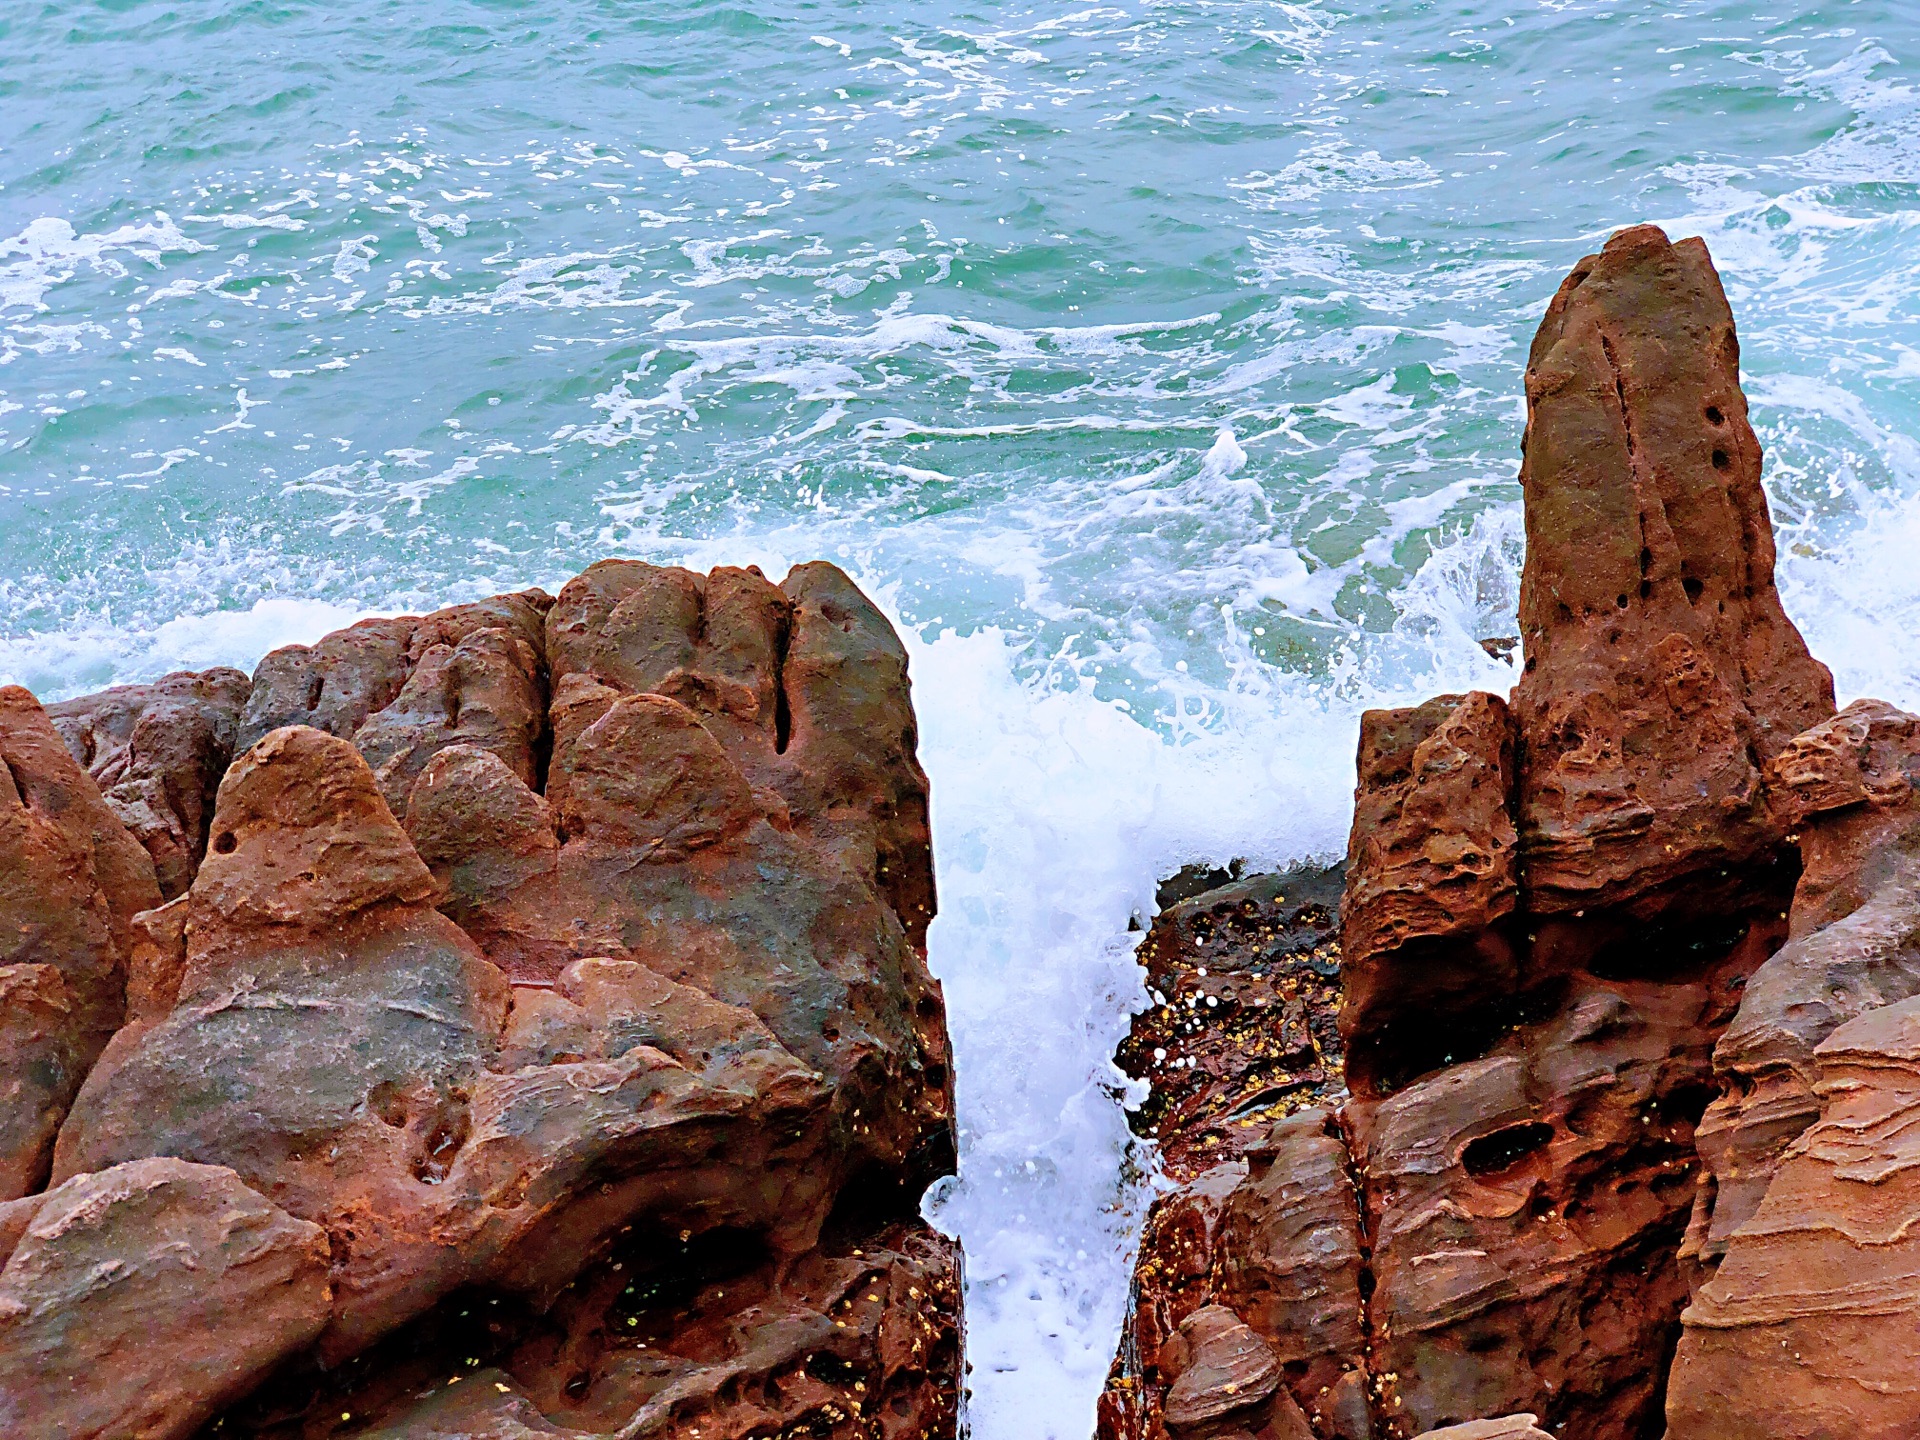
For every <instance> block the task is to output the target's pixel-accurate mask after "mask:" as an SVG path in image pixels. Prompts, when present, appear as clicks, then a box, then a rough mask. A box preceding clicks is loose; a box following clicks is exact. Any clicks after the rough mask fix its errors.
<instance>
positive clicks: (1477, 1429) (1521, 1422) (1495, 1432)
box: [1417, 1415, 1553, 1440]
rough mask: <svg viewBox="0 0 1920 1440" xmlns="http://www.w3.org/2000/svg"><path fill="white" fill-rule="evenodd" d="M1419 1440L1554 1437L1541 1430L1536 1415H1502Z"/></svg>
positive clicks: (1429, 1433)
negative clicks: (1495, 1418)
mask: <svg viewBox="0 0 1920 1440" xmlns="http://www.w3.org/2000/svg"><path fill="white" fill-rule="evenodd" d="M1417 1440H1553V1437H1552V1436H1551V1435H1549V1434H1547V1432H1546V1431H1544V1430H1542V1429H1541V1428H1540V1425H1539V1417H1538V1416H1536V1415H1502V1416H1501V1417H1500V1418H1498V1419H1497V1420H1469V1421H1468V1422H1467V1423H1466V1424H1464V1425H1449V1426H1447V1427H1446V1428H1445V1429H1442V1430H1429V1431H1427V1433H1426V1434H1424V1435H1421V1436H1418V1437H1417Z"/></svg>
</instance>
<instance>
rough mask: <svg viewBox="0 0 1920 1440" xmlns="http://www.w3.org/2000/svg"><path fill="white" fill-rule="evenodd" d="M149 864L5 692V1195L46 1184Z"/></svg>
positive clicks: (141, 904) (106, 1017) (107, 1015)
mask: <svg viewBox="0 0 1920 1440" xmlns="http://www.w3.org/2000/svg"><path fill="white" fill-rule="evenodd" d="M159 901H160V892H159V888H158V886H157V885H156V884H155V882H154V878H153V861H152V860H151V859H150V858H149V857H148V855H147V852H146V851H145V850H144V849H142V848H141V846H140V844H139V842H137V841H136V840H135V839H134V838H133V837H132V836H131V835H130V834H128V833H127V829H126V827H125V826H124V825H123V824H121V822H120V820H119V819H118V818H117V817H116V816H115V815H114V813H113V812H112V811H111V810H110V809H108V808H107V806H106V804H105V802H104V801H102V799H101V798H100V792H99V789H98V788H97V787H96V786H95V784H94V782H93V780H92V779H91V778H90V777H89V776H88V775H87V773H86V772H85V771H84V770H82V769H80V767H79V765H78V764H76V763H75V761H74V759H73V757H72V755H70V754H69V753H68V751H67V748H66V746H65V744H64V743H63V742H62V740H61V738H60V736H59V734H58V733H57V732H56V731H55V730H54V728H53V725H52V724H51V722H50V721H49V720H48V719H47V717H46V715H45V713H44V712H43V711H42V710H41V709H40V707H39V705H38V704H36V703H35V702H34V699H33V697H32V696H31V695H29V694H28V693H27V692H26V691H25V690H22V689H19V688H18V687H17V686H7V687H5V688H0V999H3V1000H4V1004H3V1005H0V1096H3V1097H4V1098H5V1102H6V1108H5V1111H4V1113H0V1199H9V1200H10V1199H13V1198H15V1197H17V1196H21V1195H25V1194H28V1193H30V1192H31V1191H33V1190H36V1189H38V1188H39V1187H40V1185H41V1184H42V1183H43V1182H44V1181H45V1179H46V1175H47V1166H48V1160H49V1156H50V1154H51V1149H52V1142H53V1136H54V1131H55V1129H56V1128H57V1127H58V1126H59V1124H60V1122H61V1119H62V1117H64V1115H65V1114H66V1110H67V1105H68V1103H69V1102H70V1101H71V1100H72V1098H73V1095H74V1092H75V1091H76V1090H77V1089H78V1088H79V1085H80V1081H81V1079H82V1078H83V1077H84V1076H85V1075H86V1073H87V1070H88V1068H89V1067H90V1066H91V1065H92V1064H93V1061H94V1058H95V1057H96V1056H97V1055H98V1054H99V1053H100V1050H101V1047H102V1046H104V1045H105V1044H106V1043H107V1040H108V1038H109V1037H110V1036H111V1035H112V1033H113V1029H114V1027H115V1026H117V1025H118V1024H119V1023H120V1020H121V1017H122V1014H123V1011H124V1008H125V1003H126V964H127V956H128V952H129V950H130V949H131V946H132V940H133V917H134V914H135V913H136V912H138V911H140V910H144V909H146V908H148V907H150V906H153V905H157V904H158V903H159Z"/></svg>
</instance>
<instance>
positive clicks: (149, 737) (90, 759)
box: [47, 669, 253, 900]
mask: <svg viewBox="0 0 1920 1440" xmlns="http://www.w3.org/2000/svg"><path fill="white" fill-rule="evenodd" d="M252 689H253V684H252V682H251V681H250V680H248V679H247V677H246V676H245V675H243V674H241V673H240V672H239V671H238V670H227V669H219V670H208V671H205V672H204V673H200V674H195V673H193V672H190V671H187V672H182V673H179V674H175V675H168V676H166V677H165V678H164V679H160V680H156V681H154V682H153V683H152V684H151V685H121V686H117V687H115V688H114V689H112V690H106V691H102V692H101V693H100V694H98V695H89V696H86V697H85V698H83V699H79V700H65V701H62V702H60V703H59V704H57V705H49V706H48V707H47V715H48V718H50V719H51V720H52V721H53V726H54V729H56V730H58V731H59V732H60V735H61V738H62V739H64V740H65V741H66V742H67V749H68V750H69V751H71V752H72V754H73V758H74V759H75V760H76V761H78V762H79V763H80V764H81V765H82V766H83V767H84V768H85V769H86V771H87V773H88V774H90V775H91V776H93V779H94V783H95V784H97V785H98V786H99V787H100V791H101V795H102V797H103V798H104V799H105V800H106V802H107V808H108V809H109V810H111V811H113V813H114V814H115V815H117V816H119V817H120V820H121V823H123V824H124V825H125V826H126V827H127V829H128V831H129V832H131V833H132V835H133V837H134V839H136V840H138V841H139V842H140V843H141V845H142V846H144V847H145V849H146V851H147V854H148V855H150V856H152V857H153V868H154V875H155V878H156V879H157V880H158V881H159V884H160V894H161V896H162V898H163V899H167V900H171V899H173V898H175V897H176V896H178V895H181V894H184V893H185V892H186V888H187V886H188V885H190V884H192V883H193V874H194V871H195V870H197V869H199V867H200V861H201V859H202V858H203V857H204V856H205V855H206V853H207V825H208V823H209V822H210V821H211V820H212V818H213V797H214V791H215V790H216V789H218V788H219V785H220V777H221V776H222V775H224V774H225V773H226V769H227V766H228V764H229V763H231V762H232V760H233V752H234V741H235V738H236V736H237V735H238V732H239V728H240V712H241V710H242V709H243V708H244V707H245V705H246V703H247V696H248V695H249V694H250V693H251V692H252Z"/></svg>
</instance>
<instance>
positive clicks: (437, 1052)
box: [55, 728, 821, 1354]
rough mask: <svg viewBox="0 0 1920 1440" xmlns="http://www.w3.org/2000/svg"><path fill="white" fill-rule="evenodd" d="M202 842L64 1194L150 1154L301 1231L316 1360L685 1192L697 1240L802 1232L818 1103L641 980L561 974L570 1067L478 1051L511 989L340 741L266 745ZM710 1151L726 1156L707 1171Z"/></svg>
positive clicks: (544, 1276) (717, 1012)
mask: <svg viewBox="0 0 1920 1440" xmlns="http://www.w3.org/2000/svg"><path fill="white" fill-rule="evenodd" d="M214 831H215V840H214V846H213V853H212V854H211V855H210V856H209V858H208V860H207V863H206V864H205V866H203V867H202V869H201V872H200V875H199V877H198V879H196V880H195V882H194V886H193V889H192V891H191V892H190V893H189V897H188V914H187V920H186V924H185V934H186V947H187V949H186V957H185V964H184V967H183V970H182V974H181V979H180V985H179V992H178V997H177V999H176V1001H175V1004H174V1008H173V1009H172V1010H171V1011H170V1012H169V1014H168V1015H167V1017H166V1018H165V1019H164V1020H161V1021H160V1022H158V1023H157V1024H154V1025H152V1026H136V1027H130V1028H129V1029H128V1030H127V1031H124V1032H122V1034H121V1035H120V1036H119V1037H117V1038H116V1040H115V1042H114V1044H113V1045H112V1046H111V1047H110V1048H109V1050H108V1053H107V1054H106V1056H104V1057H103V1060H102V1063H101V1065H100V1066H99V1067H98V1068H96V1070H95V1072H94V1074H93V1075H92V1077H90V1083H89V1085H88V1087H87V1088H86V1089H85V1090H84V1091H83V1093H82V1095H81V1097H80V1098H79V1100H78V1101H77V1102H76V1105H75V1109H74V1112H73V1114H72V1116H71V1117H70V1118H69V1120H68V1122H67V1124H66V1126H65V1128H64V1129H63V1130H62V1132H61V1136H60V1142H59V1146H58V1149H57V1153H56V1158H55V1169H56V1173H57V1174H58V1175H59V1176H61V1177H62V1178H64V1177H66V1176H69V1175H74V1174H79V1173H83V1172H85V1171H88V1170H98V1169H102V1168H105V1167H106V1166H109V1165H112V1164H115V1163H118V1162H121V1161H125V1160H129V1159H133V1158H136V1157H137V1156H140V1155H147V1154H173V1155H178V1156H182V1157H183V1158H187V1159H192V1160H196V1161H200V1162H203V1163H210V1164H223V1165H228V1166H231V1167H232V1168H233V1169H234V1170H236V1171H238V1172H239V1173H240V1174H241V1175H242V1176H243V1177H244V1178H245V1179H246V1180H247V1181H248V1183H250V1184H252V1185H253V1186H254V1187H255V1188H257V1189H259V1190H261V1191H262V1192H263V1193H265V1194H267V1195H270V1196H272V1197H273V1198H274V1199H275V1200H276V1202H277V1203H279V1204H281V1205H283V1206H285V1207H286V1208H287V1209H289V1210H290V1211H292V1212H293V1213H294V1214H297V1215H300V1216H302V1217H303V1218H307V1219H311V1220H314V1221H316V1222H318V1223H320V1224H322V1225H324V1226H325V1227H326V1228H327V1230H328V1232H329V1234H330V1236H331V1238H332V1242H333V1245H334V1250H335V1260H334V1268H335V1292H334V1312H335V1313H334V1317H333V1321H332V1325H331V1328H330V1331H329V1335H328V1339H327V1348H328V1350H329V1352H330V1353H335V1354H348V1353H352V1352H353V1351H354V1350H357V1349H359V1348H361V1347H362V1346H364V1345H365V1344H366V1343H367V1342H368V1341H370V1340H371V1339H373V1338H374V1337H376V1336H377V1335H379V1334H382V1333H384V1332H386V1331H387V1330H390V1329H392V1328H393V1327H394V1326H395V1325H397V1324H400V1323H402V1322H403V1321H405V1320H407V1319H409V1318H411V1317H412V1316H414V1315H417V1314H418V1313H420V1312H421V1311H422V1310H424V1309H425V1308H427V1307H428V1306H430V1305H431V1304H433V1303H434V1302H435V1301H436V1300H438V1299H439V1298H440V1297H441V1296H443V1295H445V1294H447V1293H448V1292H449V1291H451V1290H452V1289H454V1288H457V1287H458V1286H461V1285H466V1284H473V1283H477V1282H480V1281H482V1280H485V1281H490V1282H491V1283H494V1284H499V1285H504V1286H508V1287H511V1288H516V1289H524V1290H526V1291H528V1292H536V1293H537V1292H544V1291H548V1290H551V1289H552V1288H556V1287H557V1286H558V1285H560V1284H564V1283H565V1281H566V1279H567V1278H568V1276H569V1275H570V1274H571V1272H572V1269H573V1268H575V1267H577V1265H578V1263H579V1259H578V1257H579V1256H581V1255H582V1254H584V1253H590V1252H591V1250H592V1248H593V1247H594V1246H595V1245H598V1244H601V1243H603V1242H604V1241H605V1240H606V1238H607V1237H608V1236H609V1235H610V1234H611V1233H612V1232H613V1230H615V1229H617V1228H618V1227H619V1226H620V1225H623V1224H627V1223H630V1222H631V1220H632V1219H633V1218H634V1216H635V1215H636V1214H637V1213H645V1212H646V1211H648V1210H649V1209H658V1208H662V1207H672V1206H674V1205H688V1204H691V1203H693V1201H694V1200H695V1198H696V1197H700V1198H702V1199H703V1200H704V1204H705V1208H706V1210H707V1212H708V1213H707V1214H706V1216H705V1217H704V1221H703V1223H704V1224H708V1225H710V1224H713V1223H718V1222H720V1221H721V1220H723V1219H737V1220H738V1221H739V1223H754V1224H760V1225H776V1224H777V1225H779V1226H783V1227H784V1226H791V1227H794V1228H797V1229H798V1230H799V1231H800V1232H801V1233H803V1234H804V1233H808V1230H809V1227H810V1226H813V1227H817V1225H818V1223H819V1220H818V1217H817V1215H815V1214H814V1212H813V1209H812V1207H813V1206H817V1205H818V1204H819V1203H820V1201H819V1200H818V1199H816V1198H810V1197H814V1196H817V1195H818V1192H819V1189H820V1185H819V1183H818V1182H817V1181H816V1180H815V1179H813V1178H812V1177H811V1176H808V1175H806V1174H804V1173H803V1171H802V1170H801V1169H800V1168H799V1167H800V1165H801V1164H802V1163H803V1162H804V1158H805V1156H806V1155H807V1154H808V1153H809V1152H810V1151H811V1150H812V1148H813V1143H814V1142H813V1140H812V1138H811V1137H810V1136H809V1135H807V1134H806V1131H807V1126H808V1117H809V1115H810V1113H811V1112H812V1111H813V1110H814V1109H815V1108H816V1107H817V1105H818V1103H819V1100H820V1098H821V1097H820V1092H819V1090H818V1083H817V1080H816V1079H815V1077H814V1076H813V1075H812V1074H811V1073H810V1072H809V1071H808V1070H807V1069H806V1068H805V1067H804V1066H802V1065H800V1064H799V1063H798V1062H797V1061H795V1060H794V1059H793V1058H792V1057H791V1056H790V1055H788V1054H787V1053H786V1052H785V1051H784V1050H783V1049H781V1048H780V1046H779V1044H778V1042H777V1041H775V1040H774V1039H773V1037H772V1036H771V1035H770V1034H768V1033H767V1032H766V1030H765V1029H764V1027H762V1026H760V1025H759V1023H758V1022H757V1021H756V1020H754V1018H753V1017H752V1015H751V1014H750V1013H748V1012H745V1011H743V1010H738V1009H734V1008H732V1007H727V1006H723V1005H720V1004H719V1003H718V1002H716V1001H713V1000H711V999H708V998H707V997H705V996H704V995H700V994H697V993H693V994H688V995H687V996H686V997H685V998H684V999H679V998H676V997H677V996H678V995H680V994H681V989H680V987H675V986H673V985H671V984H670V983H669V982H667V981H665V980H662V979H660V978H659V977H658V976H655V975H652V974H651V973H650V972H647V971H645V970H644V969H643V968H642V967H640V966H638V965H634V964H628V965H627V966H625V967H623V968H619V969H618V971H617V979H608V978H607V977H606V975H605V974H604V973H602V972H591V971H589V972H582V971H581V970H580V968H579V967H575V968H574V969H573V970H570V971H569V972H568V973H567V974H565V975H563V976H562V977H560V996H559V998H560V999H563V1000H572V1001H575V1003H576V1005H577V1004H578V999H577V997H576V993H575V992H576V991H577V990H578V987H579V986H581V985H587V984H588V980H589V979H591V980H593V981H594V985H589V986H588V990H586V991H578V994H579V995H580V996H585V997H586V998H590V999H593V1000H594V1001H596V1008H595V1009H594V1010H592V1011H589V1010H586V1009H584V1008H582V1009H581V1011H580V1016H579V1024H578V1026H577V1028H578V1029H579V1030H581V1031H583V1032H585V1038H583V1039H581V1040H580V1041H579V1042H578V1043H577V1044H575V1045H574V1046H573V1047H572V1051H571V1053H573V1054H574V1055H575V1057H576V1058H575V1060H574V1062H573V1063H568V1064H554V1063H549V1064H545V1065H542V1064H541V1063H540V1060H539V1058H538V1057H536V1056H532V1055H529V1054H525V1053H520V1051H515V1050H509V1052H508V1053H507V1055H505V1056H502V1055H501V1054H500V1053H499V1047H500V1037H501V1036H502V1034H503V1031H504V1032H505V1033H506V1034H508V1035H509V1036H517V1035H518V1034H519V1033H520V1031H519V1030H517V1029H516V1028H515V1026H514V1024H513V1021H512V1017H511V1014H510V1008H511V1007H512V997H511V994H510V991H509V987H508V984H507V981H506V979H505V977H504V976H502V975H501V974H500V972H499V970H498V969H497V968H495V967H494V966H493V965H492V964H490V963H489V962H488V961H487V960H486V959H485V958H484V957H483V956H482V955H481V954H480V952H479V951H478V950H477V949H476V948H475V947H474V946H473V943H472V942H471V941H470V940H469V939H468V938H467V937H466V936H465V935H464V934H463V933H462V932H461V931H460V930H459V929H458V928H457V927H456V926H454V925H453V924H452V922H450V921H448V920H447V919H446V918H445V917H443V916H441V915H440V914H438V913H437V912H435V911H434V910H433V909H432V908H431V905H430V903H429V902H430V900H431V897H432V895H433V893H434V891H433V884H432V880H431V877H430V876H429V874H428V872H427V869H426V867H425V866H424V865H423V864H421V862H420V861H419V859H418V858H417V856H415V855H414V852H413V850H412V848H411V846H409V845H408V843H407V839H406V836H405V834H404V832H402V831H401V829H400V827H399V826H398V824H396V823H395V821H394V820H393V818H392V816H391V815H390V814H389V813H388V811H387V808H386V805H385V802H384V801H383V800H382V799H381V797H380V794H379V791H378V789H377V788H376V786H375V783H374V778H373V776H372V774H371V772H370V771H369V770H368V769H367V766H366V763H365V762H364V761H363V760H362V759H361V758H360V756H359V755H358V754H357V753H356V752H355V750H354V749H353V747H352V746H351V745H349V744H348V743H347V742H345V741H342V740H338V739H335V738H333V737H331V736H327V735H324V734H322V733H321V732H319V731H317V730H312V729H308V728H294V729H289V730H280V731H275V732H273V733H272V734H271V735H269V736H268V737H267V738H266V739H264V740H262V741H261V742H259V744H257V745H256V746H254V747H253V749H252V750H250V751H248V752H247V754H246V755H244V756H242V757H241V759H240V760H239V761H237V762H236V763H235V766H234V768H233V770H232V771H231V772H230V773H229V775H228V777H227V780H226V782H225V783H224V784H223V785H222V786H221V791H220V809H219V811H218V813H217V815H216V817H215V823H214ZM603 971H604V967H603ZM595 986H597V988H595ZM619 993H626V994H629V995H630V996H631V999H630V1000H629V1001H627V1002H624V1003H622V1004H615V1003H614V1001H613V998H612V997H613V996H614V995H616V994H619ZM545 998H546V997H544V996H543V997H541V999H542V1000H543V1001H544V1000H545ZM636 1011H637V1012H644V1013H645V1014H646V1015H647V1016H648V1017H650V1018H648V1020H647V1022H646V1023H645V1024H643V1025H641V1026H640V1027H639V1028H638V1029H637V1030H636V1028H635V1022H634V1021H633V1020H632V1019H630V1018H629V1019H623V1018H622V1017H623V1015H631V1014H632V1013H633V1012H636ZM722 1012H724V1013H722ZM696 1022H697V1023H696ZM596 1031H599V1032H603V1033H599V1034H595V1033H594V1032H596ZM643 1037H644V1038H643ZM723 1040H724V1041H725V1043H722V1042H723ZM696 1047H697V1048H696ZM522 1049H524V1047H522ZM524 1066H532V1067H534V1068H523V1067H524ZM716 1136H725V1137H727V1145H728V1153H726V1154H725V1156H724V1158H719V1159H717V1160H713V1161H707V1160H705V1159H704V1157H705V1154H706V1151H707V1148H708V1147H709V1146H710V1145H711V1144H712V1143H713V1140H714V1137H716ZM789 1136H791V1137H793V1138H794V1139H797V1140H799V1142H800V1143H799V1144H798V1146H797V1147H796V1146H795V1145H794V1144H792V1143H791V1142H790V1140H789V1139H788V1138H787V1137H789ZM796 1152H797V1153H796ZM789 1166H791V1167H793V1168H791V1169H789V1168H786V1167H789ZM729 1174H731V1175H732V1177H733V1178H732V1179H731V1180H728V1179H727V1176H728V1175H729ZM743 1175H751V1176H752V1177H753V1180H752V1183H751V1184H743V1183H742V1176H743ZM783 1175H784V1177H785V1178H782V1177H783ZM589 1176H592V1177H594V1183H593V1184H588V1183H586V1182H587V1177H589ZM729 1188H730V1189H732V1190H733V1191H735V1192H737V1193H736V1194H735V1195H733V1196H724V1192H725V1191H726V1190H728V1189H729ZM715 1192H722V1193H721V1194H716V1193H715ZM738 1205H744V1206H745V1207H746V1210H745V1213H744V1214H740V1215H738V1216H735V1215H733V1214H732V1212H731V1210H730V1206H738Z"/></svg>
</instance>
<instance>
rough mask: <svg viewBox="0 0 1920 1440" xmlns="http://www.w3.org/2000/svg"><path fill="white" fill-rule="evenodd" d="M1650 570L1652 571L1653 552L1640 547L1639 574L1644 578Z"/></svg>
mask: <svg viewBox="0 0 1920 1440" xmlns="http://www.w3.org/2000/svg"><path fill="white" fill-rule="evenodd" d="M1651 569H1653V551H1651V550H1649V549H1648V548H1647V547H1646V546H1644V545H1642V546H1641V547H1640V573H1641V574H1642V575H1643V576H1644V575H1645V574H1646V573H1647V572H1648V571H1650V570H1651Z"/></svg>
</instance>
